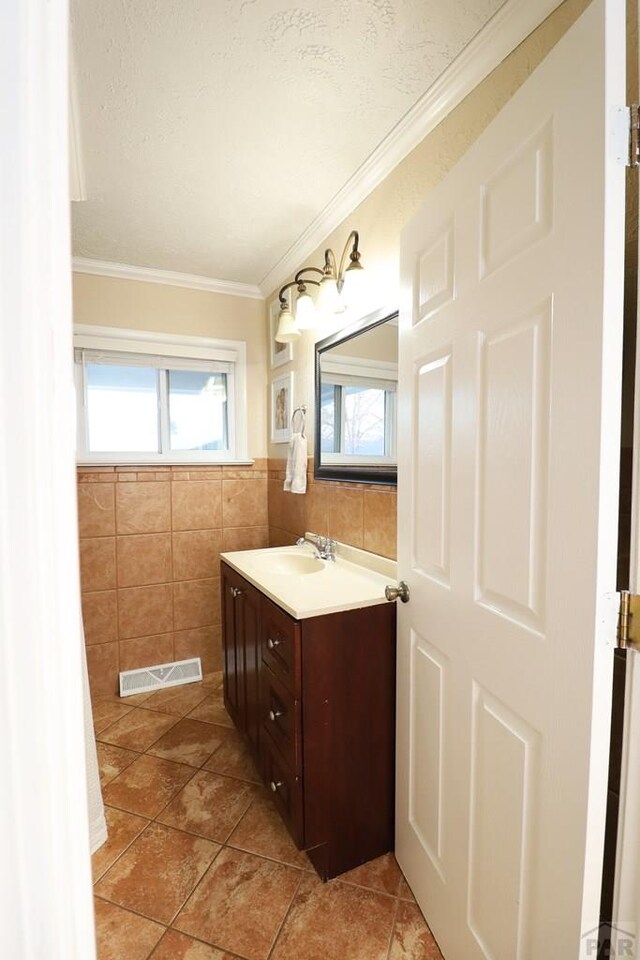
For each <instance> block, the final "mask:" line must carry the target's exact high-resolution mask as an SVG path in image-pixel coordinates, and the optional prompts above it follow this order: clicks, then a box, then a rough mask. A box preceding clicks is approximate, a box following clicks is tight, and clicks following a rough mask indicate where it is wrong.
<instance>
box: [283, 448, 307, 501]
mask: <svg viewBox="0 0 640 960" xmlns="http://www.w3.org/2000/svg"><path fill="white" fill-rule="evenodd" d="M284 489H285V490H287V491H288V492H289V493H306V492H307V438H306V437H305V435H304V433H292V434H291V439H290V440H289V454H288V456H287V471H286V474H285V479H284Z"/></svg>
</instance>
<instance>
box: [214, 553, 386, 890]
mask: <svg viewBox="0 0 640 960" xmlns="http://www.w3.org/2000/svg"><path fill="white" fill-rule="evenodd" d="M234 591H235V592H234ZM238 591H239V592H238ZM222 595H223V645H224V674H225V677H224V682H225V703H226V705H227V709H228V710H229V712H230V714H231V716H232V717H233V719H234V721H235V723H236V726H237V727H238V729H239V730H241V731H242V732H243V733H244V734H245V735H246V737H247V739H248V741H249V745H250V747H251V749H252V752H253V754H254V756H255V758H256V761H257V764H258V768H259V770H260V773H261V776H262V777H263V779H264V782H265V784H266V785H267V787H268V788H269V789H270V792H271V795H272V797H273V800H274V803H275V805H276V807H277V808H278V810H279V812H280V814H281V816H282V818H283V820H284V822H285V823H286V825H287V827H288V829H289V832H290V833H291V835H292V837H293V839H294V840H295V842H296V844H297V846H298V847H299V848H300V849H305V850H306V851H307V853H308V855H309V857H310V859H311V861H312V863H313V864H314V866H315V868H316V870H317V871H318V873H319V874H320V876H321V877H322V878H323V879H329V878H331V877H335V876H337V875H338V874H340V873H343V872H344V871H346V870H350V869H352V868H353V867H356V866H359V865H360V864H361V863H365V862H366V861H368V860H371V859H373V858H374V857H377V856H380V855H381V854H383V853H386V852H387V851H388V850H391V849H393V830H394V767H395V624H396V610H395V605H394V604H378V605H375V606H371V607H363V608H361V609H359V610H348V611H343V612H340V613H333V614H327V615H325V616H318V617H311V618H309V619H304V620H295V619H294V618H293V617H291V616H289V614H287V613H286V612H285V611H284V610H282V609H281V608H280V607H278V606H277V605H276V604H275V603H273V602H272V601H271V600H270V599H269V598H267V597H266V596H264V595H263V594H261V593H260V592H259V591H258V590H256V588H255V587H253V586H252V585H251V584H250V583H248V582H247V581H246V580H245V579H244V578H243V577H242V576H240V574H238V573H236V572H235V571H234V570H232V569H231V568H230V567H229V566H228V565H227V564H225V563H224V562H223V564H222Z"/></svg>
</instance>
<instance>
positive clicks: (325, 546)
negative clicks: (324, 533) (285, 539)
mask: <svg viewBox="0 0 640 960" xmlns="http://www.w3.org/2000/svg"><path fill="white" fill-rule="evenodd" d="M305 543H310V544H311V546H312V547H313V548H314V550H315V551H316V557H317V558H318V560H335V559H336V547H337V546H338V544H337V543H336V541H335V540H332V539H331V537H315V538H314V539H311V537H307V536H304V537H299V538H298V539H297V540H296V546H297V547H301V546H303V544H305Z"/></svg>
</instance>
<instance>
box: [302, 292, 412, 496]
mask: <svg viewBox="0 0 640 960" xmlns="http://www.w3.org/2000/svg"><path fill="white" fill-rule="evenodd" d="M397 317H398V311H397V310H392V311H391V312H389V311H388V308H385V309H382V310H376V311H375V312H374V313H369V314H367V316H366V317H362V319H360V320H357V321H356V322H355V323H352V324H350V325H349V326H348V327H345V328H344V329H343V330H338V331H337V332H336V333H333V334H331V336H329V337H325V339H324V340H319V341H318V343H316V347H315V350H316V357H315V371H316V372H315V378H316V379H315V404H316V405H315V436H314V444H313V476H314V479H316V480H342V481H351V482H352V483H377V484H380V485H384V486H397V483H398V467H397V465H396V466H395V467H386V468H384V469H378V468H377V467H366V466H362V465H360V464H358V465H357V466H342V465H338V464H328V465H326V466H322V465H321V463H320V361H321V358H322V354H323V353H326V351H327V350H330V349H331V347H336V346H338V344H341V343H346V341H347V340H353V338H354V337H357V336H358V335H359V334H361V333H364V332H365V330H372V329H373V328H374V327H379V326H380V325H381V324H383V323H386V322H387V321H388V320H396V319H397Z"/></svg>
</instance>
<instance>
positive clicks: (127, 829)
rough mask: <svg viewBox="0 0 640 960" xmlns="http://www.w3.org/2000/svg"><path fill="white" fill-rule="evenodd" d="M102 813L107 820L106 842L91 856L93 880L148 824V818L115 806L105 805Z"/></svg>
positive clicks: (98, 876) (112, 862)
mask: <svg viewBox="0 0 640 960" xmlns="http://www.w3.org/2000/svg"><path fill="white" fill-rule="evenodd" d="M104 814H105V818H106V821H107V842H106V843H103V844H102V846H101V847H100V849H99V850H96V852H95V853H94V854H93V856H92V857H91V868H92V872H93V879H94V881H96V880H99V879H100V877H101V876H102V875H103V874H104V873H106V872H107V870H108V869H109V867H111V866H112V865H113V864H114V863H115V861H116V860H117V859H118V857H119V856H120V854H121V853H124V851H125V850H126V849H127V847H128V846H129V844H131V843H133V841H134V840H135V838H136V837H138V836H140V834H141V833H142V831H143V830H144V828H145V827H148V826H149V821H148V820H145V819H143V818H142V817H136V816H135V815H134V814H132V813H125V811H124V810H116V808H115V807H105V811H104Z"/></svg>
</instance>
